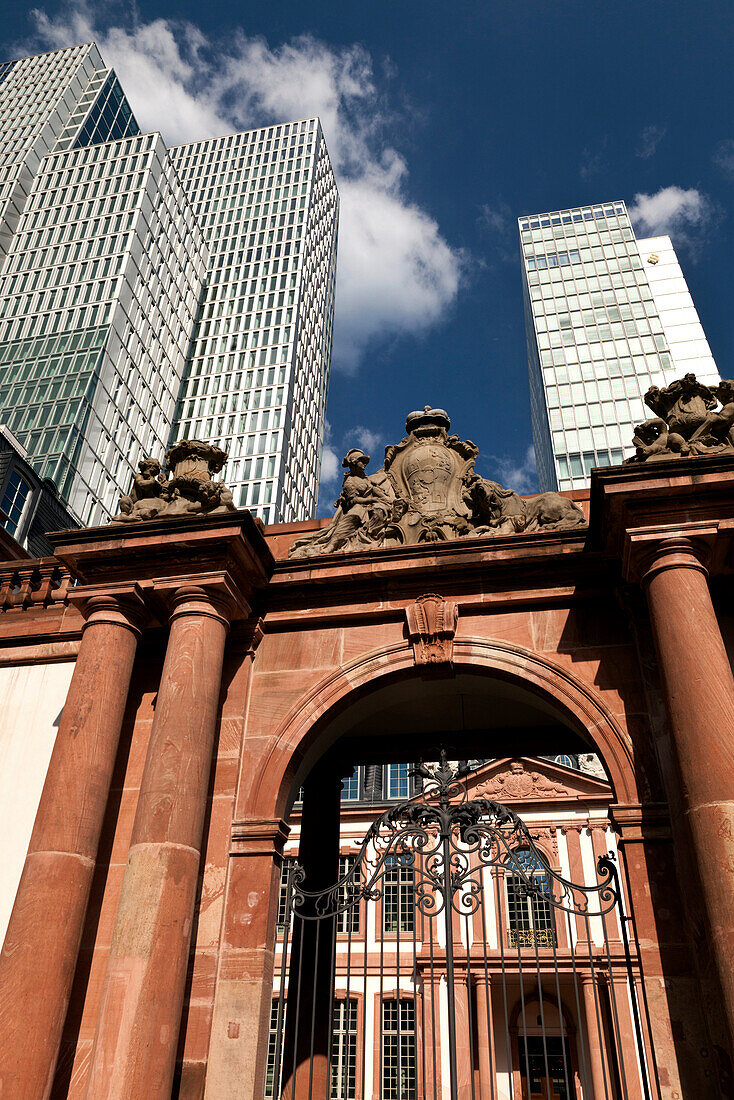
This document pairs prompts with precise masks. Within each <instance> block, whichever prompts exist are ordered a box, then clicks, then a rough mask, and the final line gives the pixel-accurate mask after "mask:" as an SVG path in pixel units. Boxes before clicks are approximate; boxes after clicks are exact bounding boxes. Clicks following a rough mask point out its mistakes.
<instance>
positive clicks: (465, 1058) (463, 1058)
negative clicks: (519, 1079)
mask: <svg viewBox="0 0 734 1100" xmlns="http://www.w3.org/2000/svg"><path fill="white" fill-rule="evenodd" d="M460 947H461V944H460V943H456V944H455V949H456V950H457V951H458V950H459V949H460ZM470 995H471V990H470V988H469V983H468V981H467V976H466V973H465V972H462V971H457V973H456V975H455V979H454V1005H455V1019H456V1084H457V1088H458V1093H457V1096H458V1100H471V1094H472V1083H471V1076H472V1072H473V1070H472V1050H471V1028H470V1018H471V1016H470V1011H469V997H470Z"/></svg>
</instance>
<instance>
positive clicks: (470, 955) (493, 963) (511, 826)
mask: <svg viewBox="0 0 734 1100" xmlns="http://www.w3.org/2000/svg"><path fill="white" fill-rule="evenodd" d="M465 771H466V769H465V770H464V771H460V770H458V769H454V768H453V767H451V766H450V765H449V764H448V762H447V760H446V756H445V753H444V754H442V757H441V762H440V764H439V765H438V766H436V767H433V768H430V767H427V766H425V765H422V764H421V765H419V766H418V767H417V768H416V774H418V775H419V776H420V777H421V779H422V781H423V789H422V792H421V793H420V794H419V795H418V796H416V797H415V798H412V799H410V800H408V801H405V802H402V803H400V804H399V805H396V806H391V807H390V808H389V809H388V810H386V811H385V812H384V813H383V814H382V815H381V816H380V817H379V818H378V819H377V820H376V821H375V822H374V823H373V824H372V825H371V827H370V828H369V830H368V832H367V834H366V836H365V837H364V840H363V841H362V843H361V846H360V847H359V850H358V851H356V852H355V853H354V855H351V856H343V857H342V859H341V863H340V874H339V878H338V880H337V881H336V882H335V883H334V884H333V886H331V887H330V888H329V889H328V890H324V891H309V890H308V889H307V888H306V887H307V885H308V884H307V883H306V882H305V881H304V872H303V870H302V869H301V868H300V867H299V865H298V864H297V863H293V864H292V865H291V866H290V867H289V868H288V872H287V875H286V876H285V878H284V882H283V887H282V895H281V912H280V914H279V938H278V944H277V948H276V981H275V994H274V997H275V999H274V1002H273V1015H272V1020H271V1032H270V1043H269V1050H268V1068H267V1082H266V1090H265V1096H266V1100H269V1098H273V1100H275V1098H278V1097H280V1098H282V1100H423V1098H425V1100H439V1098H442V1100H477V1098H479V1097H481V1098H482V1100H484V1098H489V1100H495V1098H496V1100H500V1098H503V1100H504V1098H511V1100H521V1098H522V1100H541V1098H542V1100H572V1098H574V1100H577V1098H578V1100H581V1098H583V1100H587V1098H590V1097H593V1098H594V1100H627V1098H629V1100H637V1098H640V1100H652V1097H653V1096H656V1097H657V1096H658V1095H659V1093H658V1090H657V1087H656V1083H655V1080H654V1078H653V1077H651V1075H650V1072H649V1068H648V1060H647V1057H646V1042H645V1036H646V1035H647V1025H646V1016H645V1012H644V996H643V995H642V985H641V980H640V974H639V964H638V960H637V956H636V952H635V950H634V946H633V945H631V944H630V940H629V937H628V931H627V924H628V918H627V917H626V916H625V913H624V901H623V897H622V890H621V886H620V880H619V875H618V872H617V867H616V865H615V862H614V856H613V855H612V854H607V855H602V856H601V857H600V858H599V859H598V861H597V865H596V873H595V876H594V877H595V881H593V882H592V883H589V884H585V885H581V884H578V883H574V882H571V881H570V880H569V879H568V878H565V877H563V876H562V875H561V874H560V873H559V872H558V871H557V870H554V869H553V867H552V866H551V863H550V860H549V858H548V856H547V854H546V853H545V852H543V851H542V849H541V848H540V847H539V846H538V844H537V843H536V842H535V840H534V838H533V836H532V835H531V832H530V830H529V829H528V828H527V827H526V825H525V824H524V823H523V821H522V820H521V819H520V818H519V817H518V816H517V814H515V813H514V812H513V811H512V810H510V809H508V808H507V807H506V806H502V805H500V804H499V803H496V802H492V801H488V800H487V799H474V800H470V799H469V798H468V795H467V791H466V788H465V785H464V783H463V775H464V774H465Z"/></svg>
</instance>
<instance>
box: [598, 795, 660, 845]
mask: <svg viewBox="0 0 734 1100" xmlns="http://www.w3.org/2000/svg"><path fill="white" fill-rule="evenodd" d="M609 814H610V817H611V821H612V827H613V828H614V830H615V832H616V833H617V836H618V841H617V843H618V844H620V845H623V844H630V843H633V842H640V841H643V840H644V841H645V842H648V841H652V840H663V841H668V842H669V841H670V840H672V832H671V828H670V812H669V810H668V807H667V805H666V804H665V803H664V802H649V803H641V802H625V803H622V802H615V803H613V804H612V805H611V806H610V807H609Z"/></svg>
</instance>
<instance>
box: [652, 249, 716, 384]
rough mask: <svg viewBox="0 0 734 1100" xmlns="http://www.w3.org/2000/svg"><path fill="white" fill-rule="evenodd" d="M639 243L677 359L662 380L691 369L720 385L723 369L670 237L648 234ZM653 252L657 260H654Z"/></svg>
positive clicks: (671, 378) (671, 347) (669, 343)
mask: <svg viewBox="0 0 734 1100" xmlns="http://www.w3.org/2000/svg"><path fill="white" fill-rule="evenodd" d="M637 245H638V247H639V249H640V256H641V257H642V262H643V264H644V265H645V274H646V275H647V278H648V281H649V283H650V289H651V291H652V293H653V297H654V298H655V305H656V306H657V309H658V313H659V315H660V321H661V323H662V326H663V332H664V333H665V338H666V340H667V341H668V346H669V348H670V355H671V358H672V360H673V370H672V371H666V372H665V380H664V383H659V384H668V383H670V382H672V381H673V380H674V379H675V378H680V377H681V376H682V375H684V374H687V373H688V372H689V371H690V372H692V373H693V374H695V375H696V377H697V378H698V380H699V382H704V383H706V384H707V385H716V384H717V383H718V382H720V381H721V379H720V378H719V372H718V370H717V369H716V363H715V362H714V357H713V356H712V354H711V348H710V347H709V345H708V341H707V339H706V335H705V333H704V331H703V328H702V326H701V322H700V320H699V318H698V313H697V312H696V307H695V305H694V304H693V299H692V298H691V294H690V291H689V289H688V285H687V283H686V280H685V278H684V276H683V272H682V270H681V266H680V264H679V263H678V257H677V256H676V254H675V250H674V248H673V245H672V243H671V240H670V237H648V238H646V239H645V240H638V242H637ZM651 256H652V257H653V259H654V258H655V257H657V261H656V262H653V263H651V262H650V257H651Z"/></svg>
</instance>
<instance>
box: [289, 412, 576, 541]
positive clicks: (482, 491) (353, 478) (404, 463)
mask: <svg viewBox="0 0 734 1100" xmlns="http://www.w3.org/2000/svg"><path fill="white" fill-rule="evenodd" d="M450 427H451V421H450V420H449V416H448V413H446V412H444V410H443V409H432V408H430V406H428V405H426V407H425V408H424V409H422V410H421V411H419V412H412V413H411V414H410V415H409V416H408V418H407V420H406V422H405V430H406V432H407V433H408V434H407V435H406V436H405V438H404V439H401V441H400V443H397V444H395V445H394V446H391V447H386V448H385V463H384V466H383V468H382V469H381V470H378V471H377V472H376V473H374V474H368V473H367V472H366V469H367V464H368V463H369V461H370V460H369V456H368V455H366V454H365V453H364V451H361V450H359V449H356V448H355V449H354V450H351V451H348V452H347V454H346V456H345V458H344V461H343V463H342V465H343V466H344V467H345V468H346V471H347V472H346V473H345V475H344V481H343V484H342V491H341V493H340V495H339V499H338V500H337V501H336V504H335V507H336V515H335V516H334V518H333V520H332V521H331V523H330V524H329V526H328V527H326V528H324V529H323V530H322V531H316V532H312V533H309V534H307V535H302V536H301V537H300V538H298V539H296V540H295V541H294V543H293V544H292V546H291V548H290V555H289V556H290V557H291V558H312V557H316V556H317V555H319V554H334V553H347V552H348V551H351V550H369V549H374V548H376V547H380V546H412V545H415V544H417V543H424V542H443V541H445V540H446V539H456V538H468V537H476V536H477V535H487V536H493V535H505V534H518V533H521V532H525V531H527V532H531V531H540V530H546V531H551V530H562V529H566V528H573V527H582V526H584V525H585V523H586V519H585V517H584V513H583V511H582V510H581V508H580V507H579V506H578V504H576V503H575V502H574V501H572V500H569V499H568V497H564V496H562V495H561V494H560V493H541V494H540V496H537V497H532V498H530V499H525V500H524V499H523V498H522V497H520V496H518V494H517V493H515V492H514V491H513V490H512V489H503V488H502V486H501V485H498V484H497V482H495V481H488V480H487V479H486V478H482V477H479V475H478V474H476V473H475V471H474V462H475V459H476V458H477V455H478V454H479V450H478V448H477V447H476V446H475V444H474V443H471V442H470V441H469V440H461V439H459V437H458V436H457V435H449V428H450Z"/></svg>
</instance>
